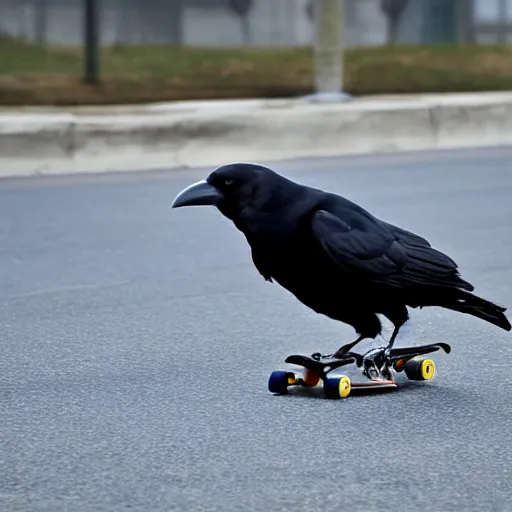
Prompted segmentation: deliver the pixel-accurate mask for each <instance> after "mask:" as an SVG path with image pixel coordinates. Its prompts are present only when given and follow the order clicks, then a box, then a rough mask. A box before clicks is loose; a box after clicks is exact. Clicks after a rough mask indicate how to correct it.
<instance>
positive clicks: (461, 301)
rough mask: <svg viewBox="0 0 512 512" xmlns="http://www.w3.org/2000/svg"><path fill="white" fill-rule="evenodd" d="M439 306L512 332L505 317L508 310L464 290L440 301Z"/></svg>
mask: <svg viewBox="0 0 512 512" xmlns="http://www.w3.org/2000/svg"><path fill="white" fill-rule="evenodd" d="M439 306H441V307H443V308H447V309H451V310H453V311H458V312H460V313H466V314H468V315H472V316H475V317H477V318H480V319H482V320H485V321H486V322H489V323H491V324H493V325H496V326H497V327H500V328H501V329H504V330H505V331H510V330H512V326H511V325H510V322H509V320H508V318H507V317H506V316H505V315H504V313H505V311H506V310H507V308H504V307H503V306H498V305H496V304H493V303H492V302H490V301H488V300H486V299H482V298H481V297H477V296H476V295H473V294H471V293H467V292H464V291H462V290H459V291H458V292H457V294H456V295H455V296H453V297H451V298H450V299H448V300H445V301H440V302H439Z"/></svg>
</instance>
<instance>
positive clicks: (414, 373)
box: [268, 343, 451, 398]
mask: <svg viewBox="0 0 512 512" xmlns="http://www.w3.org/2000/svg"><path fill="white" fill-rule="evenodd" d="M440 349H442V350H444V352H446V353H447V354H449V353H450V352H451V347H450V345H448V344H447V343H434V344H431V345H421V346H418V347H408V348H393V349H391V350H389V351H385V350H384V349H382V348H376V349H371V350H369V351H368V352H366V353H365V354H358V353H356V352H347V353H346V354H345V355H344V356H343V357H342V358H335V357H332V356H322V355H321V354H320V353H318V352H315V353H314V354H311V356H305V355H300V354H293V355H290V356H288V357H287V358H286V359H285V363H289V364H295V365H298V366H302V367H303V368H304V369H305V371H304V372H302V373H299V372H295V371H290V370H286V371H283V370H281V371H274V372H272V374H271V375H270V378H269V381H268V389H269V391H270V392H271V393H275V394H280V395H281V394H287V393H288V387H290V386H304V387H315V386H317V385H318V384H319V382H320V380H322V381H323V389H324V394H325V395H326V396H327V397H328V398H346V397H347V396H348V395H349V394H350V393H351V392H352V391H353V390H368V389H377V388H378V389H380V390H384V389H396V388H397V387H398V386H397V384H396V382H395V378H394V375H395V373H400V372H405V374H406V375H407V378H408V379H409V380H416V381H421V380H430V379H431V378H432V377H433V376H434V375H435V363H434V361H433V360H432V359H430V358H423V357H421V356H424V355H426V354H430V353H432V352H437V351H438V350H440ZM354 363H355V364H356V366H357V367H359V368H361V371H362V374H363V375H364V376H365V377H366V378H367V379H368V382H364V383H361V384H355V383H352V382H351V381H350V379H349V377H347V376H346V375H339V376H336V377H332V376H329V373H331V372H332V371H334V370H337V369H339V368H341V367H343V366H346V365H349V364H354Z"/></svg>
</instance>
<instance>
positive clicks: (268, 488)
mask: <svg viewBox="0 0 512 512" xmlns="http://www.w3.org/2000/svg"><path fill="white" fill-rule="evenodd" d="M511 162H512V149H499V150H474V151H462V152H457V151H451V152H445V153H442V152H439V153H436V152H431V153H418V154H406V155H395V156H379V157H373V156H372V157H350V158H343V159H326V160H309V161H299V162H287V163H282V164H280V165H278V166H276V169H277V170H278V171H280V172H283V173H284V174H286V175H287V176H290V177H292V178H295V179H297V180H299V181H301V182H303V183H307V184H311V185H314V186H320V187H323V188H326V189H329V190H332V191H335V192H339V193H342V194H345V195H346V196H348V197H349V198H351V199H353V200H355V201H358V202H360V203H361V204H362V205H363V206H365V207H367V208H369V209H370V210H371V211H372V212H374V213H376V214H377V215H379V216H381V217H383V218H385V219H386V220H389V221H391V222H396V223H399V224H400V225H402V226H403V227H406V228H409V229H413V230H414V231H416V232H418V233H420V234H422V235H424V236H426V237H427V238H429V239H430V240H431V242H432V243H433V244H434V245H435V246H436V247H438V248H440V249H442V250H444V251H447V252H448V253H449V254H450V255H451V256H452V257H454V258H455V259H456V260H457V262H458V263H459V265H460V268H461V271H462V273H463V276H464V277H465V278H466V279H468V280H469V281H471V282H472V283H473V284H474V285H475V286H476V290H477V292H478V293H479V294H481V295H483V296H485V297H489V298H491V299H493V300H495V301H496V302H498V303H502V304H504V305H506V306H509V307H511V308H512V273H511V271H510V262H511V253H512V236H511V230H512V172H511ZM205 174H206V170H204V169H198V170H186V171H185V170H184V171H173V172H170V173H161V172H153V173H140V174H113V175H103V176H82V177H57V178H31V179H9V180H3V181H0V325H1V348H2V356H1V363H0V439H1V450H0V463H1V471H0V509H1V510H2V511H4V512H14V511H23V512H27V511H30V512H32V511H34V512H35V511H37V512H43V511H44V512H49V511H51V512H60V511H66V512H67V511H73V512H82V511H91V512H92V511H94V512H97V511H120V510H131V511H141V512H149V511H158V512H159V511H172V510H179V511H214V510H215V511H216V510H219V511H223V512H229V511H240V510H247V511H258V512H259V511H272V512H274V511H281V510H283V511H289V510H293V511H294V512H302V511H304V512H305V511H313V510H314V511H339V510H347V511H350V512H359V511H361V512H373V511H380V510H382V509H386V508H389V507H392V508H398V509H401V510H421V511H423V512H427V511H435V512H439V511H443V512H449V511H464V512H468V511H483V510H485V511H493V512H497V511H510V510H512V484H511V482H512V469H511V467H512V466H511V465H512V455H511V451H512V450H511V447H512V429H511V420H512V393H511V389H512V380H511V377H510V368H511V367H512V335H511V334H510V333H506V332H504V331H500V330H498V329H497V328H495V327H493V326H491V325H487V324H485V323H484V322H482V321H480V320H477V319H474V318H470V317H466V316H463V315H461V314H457V313H454V312H449V311H442V310H440V309H429V310H423V311H413V312H412V320H411V322H410V324H409V325H408V328H406V329H404V330H403V334H402V336H401V337H400V338H399V340H398V342H397V344H398V346H403V345H405V344H422V343H428V342H433V341H446V342H449V343H451V344H452V346H453V351H452V353H451V354H450V355H448V356H446V355H443V354H441V355H439V356H436V361H437V362H438V373H437V375H436V377H435V379H434V380H433V381H431V382H429V383H419V384H418V383H414V384H413V383H411V384H409V385H407V386H406V387H404V388H403V389H401V390H399V391H397V392H394V393H390V394H385V395H380V396H375V395H374V396H367V397H354V398H349V399H348V400H346V401H330V400H326V399H323V398H322V397H321V396H319V397H311V396H309V395H307V394H304V393H296V394H292V395H289V396H284V397H278V396H273V395H271V394H270V393H268V391H267V379H268V376H269V374H270V372H271V371H272V370H274V369H276V368H280V367H281V366H282V361H283V360H284V358H285V357H286V356H287V355H288V354H290V353H293V352H303V353H311V352H314V351H324V352H327V351H332V350H333V349H336V348H338V347H339V346H340V345H341V344H342V343H344V342H346V341H348V340H352V339H353V336H354V333H353V331H352V330H351V329H350V328H348V327H346V326H341V325H338V324H337V323H335V322H334V321H332V320H329V319H327V318H325V317H321V316H318V315H316V314H314V313H313V312H311V311H309V310H307V309H306V308H305V307H304V306H302V305H301V304H300V303H298V302H297V301H296V300H295V299H294V298H293V297H292V296H291V295H290V294H289V293H288V292H286V291H285V290H283V289H281V288H279V287H278V285H276V284H270V283H266V282H265V281H264V280H263V279H262V278H261V277H260V276H259V275H258V273H257V272H256V270H255V269H254V268H253V266H252V263H251V261H250V255H249V251H248V247H247V245H246V243H245V240H244V239H243V237H242V235H241V234H240V233H239V232H238V231H237V230H236V229H235V228H234V227H233V226H232V225H231V224H230V223H229V222H228V221H227V220H225V219H223V218H222V217H221V215H220V214H219V213H218V212H217V211H215V210H214V209H212V208H184V209H180V210H170V209H169V206H170V203H171V201H172V199H173V197H174V196H175V194H176V193H177V192H178V191H179V190H181V189H182V188H183V187H184V186H186V185H188V184H189V183H191V182H192V181H195V180H197V179H200V178H202V177H203V176H205ZM389 334H390V331H389V330H388V331H387V332H386V336H389ZM367 346H370V345H367ZM362 348H365V347H364V346H363V347H362Z"/></svg>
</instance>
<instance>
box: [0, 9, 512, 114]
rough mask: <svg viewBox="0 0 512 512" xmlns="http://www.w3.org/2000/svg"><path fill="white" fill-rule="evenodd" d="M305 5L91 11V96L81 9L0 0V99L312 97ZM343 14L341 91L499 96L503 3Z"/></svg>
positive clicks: (504, 68) (504, 51)
mask: <svg viewBox="0 0 512 512" xmlns="http://www.w3.org/2000/svg"><path fill="white" fill-rule="evenodd" d="M313 1H314V0H101V1H99V0H98V1H96V2H92V3H96V6H97V15H96V16H95V17H94V20H95V21H96V23H97V38H96V40H97V41H98V44H99V45H100V47H101V50H100V52H99V65H98V66H97V69H94V70H93V72H95V73H97V74H98V77H99V78H100V83H99V84H98V85H97V86H96V87H94V88H92V87H86V86H85V84H84V83H83V80H82V78H83V74H84V56H83V48H84V40H85V38H86V31H85V30H84V27H85V26H86V24H85V20H86V11H87V9H86V5H87V3H88V2H87V1H85V0H0V102H1V103H2V104H26V103H35V104H77V103H116V102H140V101H148V100H174V99H203V98H231V97H286V96H294V95H298V94H305V93H308V92H311V91H312V90H313V88H314V77H313V51H312V48H313V42H314V38H315V20H314V10H313V4H312V2H313ZM343 5H344V9H343V11H344V12H343V17H342V18H340V23H341V25H342V28H343V31H342V34H343V45H344V47H345V49H346V51H345V54H344V57H343V63H344V77H343V82H344V89H345V90H347V91H348V92H350V93H352V94H356V95H360V94H387V93H407V92H446V91H473V90H500V89H510V88H511V85H512V59H511V57H512V54H511V52H510V48H509V46H508V43H509V41H510V40H511V38H512V31H511V20H512V0H344V2H343ZM90 35H91V34H89V36H90ZM89 39H90V38H89ZM89 71H90V69H89Z"/></svg>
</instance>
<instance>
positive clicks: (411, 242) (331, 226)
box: [311, 209, 473, 291]
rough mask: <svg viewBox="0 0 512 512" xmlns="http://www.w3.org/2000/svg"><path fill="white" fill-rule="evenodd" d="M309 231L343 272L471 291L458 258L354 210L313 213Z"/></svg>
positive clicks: (403, 285)
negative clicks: (462, 273) (457, 261)
mask: <svg viewBox="0 0 512 512" xmlns="http://www.w3.org/2000/svg"><path fill="white" fill-rule="evenodd" d="M311 228H312V231H313V235H314V236H315V238H316V239H317V240H318V242H319V243H320V245H321V247H322V248H323V249H324V250H325V252H326V253H327V254H328V255H329V256H330V257H331V258H332V259H333V260H334V261H335V262H336V263H337V264H338V265H340V266H341V267H343V268H345V269H346V270H347V271H349V272H351V273H353V274H356V273H360V275H361V276H362V277H364V278H366V279H369V280H372V281H377V282H381V283H385V284H386V285H388V286H392V287H398V288H408V287H411V286H429V287H432V286H434V287H436V286H441V287H450V288H451V287H456V288H463V289H465V290H469V291H472V290H473V286H472V285H471V284H470V283H468V282H467V281H464V280H463V279H462V278H461V277H460V274H459V273H458V270H457V265H456V263H455V262H454V261H453V260H452V259H451V258H449V257H448V256H446V255H445V254H444V253H442V252H440V251H438V250H436V249H434V248H432V247H431V245H430V243H429V242H428V241H427V240H425V239H424V238H422V237H420V236H418V235H416V234H414V233H410V232H409V231H406V230H403V229H401V228H398V227H396V226H393V225H391V224H388V223H385V222H382V221H378V220H376V219H374V218H372V217H371V216H369V215H366V214H364V213H362V212H359V211H358V210H349V209H344V210H340V211H337V213H336V214H334V213H331V212H328V211H326V210H318V211H317V212H315V213H314V215H313V218H312V223H311Z"/></svg>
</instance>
